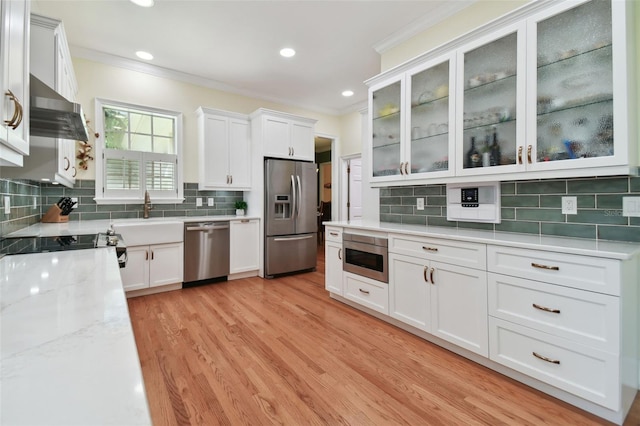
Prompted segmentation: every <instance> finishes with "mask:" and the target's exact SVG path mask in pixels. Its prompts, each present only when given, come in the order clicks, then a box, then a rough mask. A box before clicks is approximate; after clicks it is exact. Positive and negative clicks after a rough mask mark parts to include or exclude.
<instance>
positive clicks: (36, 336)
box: [0, 228, 151, 425]
mask: <svg viewBox="0 0 640 426" xmlns="http://www.w3.org/2000/svg"><path fill="white" fill-rule="evenodd" d="M103 229H106V228H103ZM113 250H114V249H113V248H102V249H88V250H75V251H63V252H55V253H40V254H24V255H14V256H5V257H4V258H2V259H0V323H1V325H0V331H1V333H2V334H1V337H0V343H1V346H0V357H1V358H0V359H1V361H2V368H1V371H0V378H1V383H2V389H1V391H2V393H1V394H0V424H6V425H98V424H100V425H150V424H151V418H150V415H149V409H148V405H147V399H146V395H145V390H144V382H143V380H142V373H141V370H140V362H139V360H138V354H137V349H136V344H135V341H134V336H133V330H132V328H131V323H130V319H129V311H128V308H127V301H126V298H125V294H124V290H123V288H122V282H121V280H120V271H119V268H118V263H117V260H116V255H115V253H114V251H113Z"/></svg>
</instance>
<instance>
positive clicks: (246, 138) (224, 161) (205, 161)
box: [197, 107, 251, 191]
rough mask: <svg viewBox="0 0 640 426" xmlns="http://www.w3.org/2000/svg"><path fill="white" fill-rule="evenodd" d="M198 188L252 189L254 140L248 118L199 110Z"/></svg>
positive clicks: (208, 109)
mask: <svg viewBox="0 0 640 426" xmlns="http://www.w3.org/2000/svg"><path fill="white" fill-rule="evenodd" d="M197 116H198V148H199V154H200V155H199V162H198V176H199V182H198V188H199V189H200V190H227V189H232V190H241V191H242V190H249V189H251V140H250V127H249V120H248V118H247V116H246V115H242V114H236V113H233V112H228V111H221V110H215V109H210V108H202V107H200V108H198V111H197Z"/></svg>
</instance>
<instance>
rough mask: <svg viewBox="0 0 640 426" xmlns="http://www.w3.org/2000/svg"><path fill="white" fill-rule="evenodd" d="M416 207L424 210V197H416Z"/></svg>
mask: <svg viewBox="0 0 640 426" xmlns="http://www.w3.org/2000/svg"><path fill="white" fill-rule="evenodd" d="M416 208H417V209H418V210H424V198H422V197H419V198H416Z"/></svg>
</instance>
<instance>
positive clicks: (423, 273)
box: [422, 266, 429, 283]
mask: <svg viewBox="0 0 640 426" xmlns="http://www.w3.org/2000/svg"><path fill="white" fill-rule="evenodd" d="M427 269H429V267H428V266H425V267H424V271H422V276H423V277H424V282H425V283H428V282H429V279H427Z"/></svg>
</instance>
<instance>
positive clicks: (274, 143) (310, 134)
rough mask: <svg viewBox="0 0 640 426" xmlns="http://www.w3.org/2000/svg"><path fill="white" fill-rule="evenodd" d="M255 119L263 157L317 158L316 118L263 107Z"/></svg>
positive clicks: (254, 122)
mask: <svg viewBox="0 0 640 426" xmlns="http://www.w3.org/2000/svg"><path fill="white" fill-rule="evenodd" d="M251 121H252V123H253V124H252V125H253V129H254V130H255V131H254V134H253V137H256V138H258V140H259V145H261V147H262V156H263V157H275V158H285V159H291V160H305V161H314V159H315V158H314V155H315V154H314V153H315V151H314V139H315V123H316V120H313V119H309V118H304V117H298V116H295V115H291V114H287V113H283V112H279V111H271V110H267V109H263V108H261V109H258V110H257V111H255V112H254V113H253V114H251Z"/></svg>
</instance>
